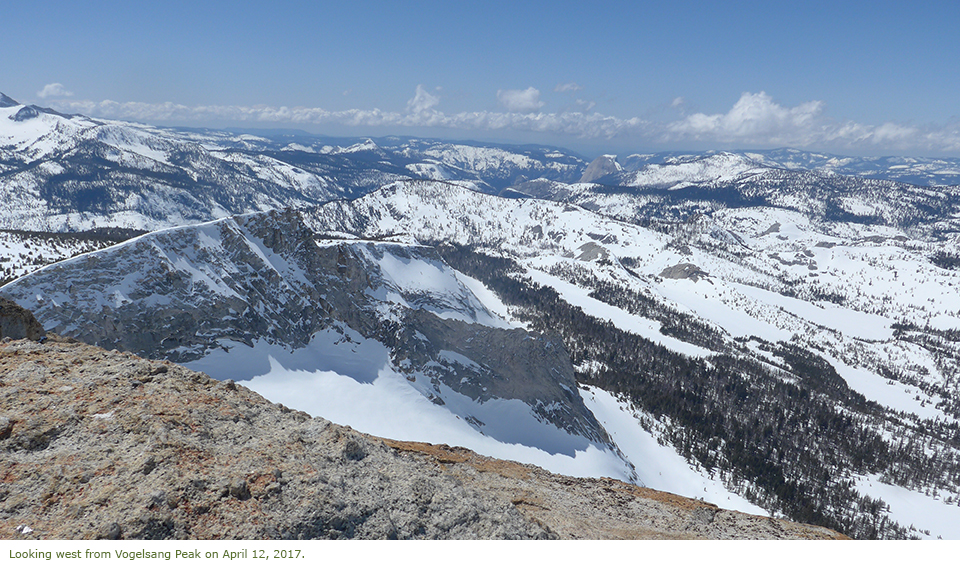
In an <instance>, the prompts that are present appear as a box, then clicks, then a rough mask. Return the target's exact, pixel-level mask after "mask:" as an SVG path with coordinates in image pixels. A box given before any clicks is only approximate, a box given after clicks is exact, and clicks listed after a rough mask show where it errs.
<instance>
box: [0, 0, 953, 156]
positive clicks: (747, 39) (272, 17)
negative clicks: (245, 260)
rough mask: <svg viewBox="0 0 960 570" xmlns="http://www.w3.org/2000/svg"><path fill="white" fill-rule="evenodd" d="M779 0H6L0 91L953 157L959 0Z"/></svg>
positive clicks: (161, 105)
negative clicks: (33, 0) (38, 1)
mask: <svg viewBox="0 0 960 570" xmlns="http://www.w3.org/2000/svg"><path fill="white" fill-rule="evenodd" d="M785 4H786V3H781V2H685V1H672V2H656V3H643V2H598V3H572V2H521V3H514V2H497V1H493V2H491V1H486V2H450V1H449V0H447V1H444V2H432V1H430V2H427V1H420V2H418V1H407V2H367V1H363V0H355V1H352V2H286V1H274V2H270V3H266V2H256V3H253V2H250V3H246V2H231V3H227V2H218V1H204V2H199V1H196V0H192V1H190V2H182V1H179V0H170V1H167V2H151V3H140V2H132V1H126V2H96V1H93V2H84V3H75V2H53V3H44V4H42V5H30V4H28V3H24V2H21V3H16V4H15V5H12V6H7V7H5V8H4V9H3V14H4V20H5V21H6V22H8V23H9V24H10V25H7V26H5V28H6V29H5V33H4V45H5V47H6V50H5V56H4V63H3V65H2V72H0V78H2V82H0V91H3V92H4V93H6V94H7V95H9V96H11V97H13V98H15V99H17V100H20V101H21V102H30V103H38V104H42V105H47V106H52V107H54V108H58V109H61V110H64V111H71V112H80V113H84V114H87V115H90V116H98V117H108V118H119V119H126V120H137V121H143V122H147V123H154V124H165V125H189V126H214V127H225V126H240V127H253V128H257V127H263V128H267V127H271V128H272V127H290V128H299V129H303V130H307V131H310V132H315V133H323V134H337V135H341V134H351V135H383V134H401V135H402V134H413V135H418V136H435V137H441V138H472V139H477V140H494V141H516V142H542V143H548V144H558V145H562V146H566V147H569V148H573V149H575V150H581V151H582V152H586V153H591V152H592V153H597V152H632V151H649V150H698V149H707V148H764V147H778V146H794V147H798V148H805V149H809V150H826V151H834V152H841V153H846V154H914V155H933V156H937V155H948V156H960V109H958V106H960V57H958V54H960V36H958V35H957V30H958V29H960V3H957V2H955V1H954V2H927V3H904V2H885V1H879V2H876V1H875V2H842V1H836V0H835V1H833V2H818V1H813V2H795V3H789V4H790V5H785Z"/></svg>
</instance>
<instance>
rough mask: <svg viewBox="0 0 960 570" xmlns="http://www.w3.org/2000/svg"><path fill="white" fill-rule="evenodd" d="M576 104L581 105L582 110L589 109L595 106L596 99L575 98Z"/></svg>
mask: <svg viewBox="0 0 960 570" xmlns="http://www.w3.org/2000/svg"><path fill="white" fill-rule="evenodd" d="M577 105H580V106H581V107H583V110H584V111H589V110H591V109H593V108H594V107H596V106H597V102H596V101H587V100H586V99H577Z"/></svg>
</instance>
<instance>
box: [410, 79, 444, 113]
mask: <svg viewBox="0 0 960 570" xmlns="http://www.w3.org/2000/svg"><path fill="white" fill-rule="evenodd" d="M437 89H439V87H438V88H437ZM439 102H440V97H438V96H436V95H431V94H430V93H429V92H428V91H427V90H426V89H424V88H423V85H417V92H416V94H414V96H413V99H410V100H409V101H407V112H409V113H416V114H420V113H424V112H426V111H429V110H430V109H432V108H433V107H436V106H437V104H438V103H439Z"/></svg>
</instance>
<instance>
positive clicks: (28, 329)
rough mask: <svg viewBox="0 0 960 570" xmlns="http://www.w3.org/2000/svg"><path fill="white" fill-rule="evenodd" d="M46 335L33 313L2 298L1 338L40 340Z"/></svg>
mask: <svg viewBox="0 0 960 570" xmlns="http://www.w3.org/2000/svg"><path fill="white" fill-rule="evenodd" d="M45 334H46V333H45V332H44V330H43V326H42V325H41V324H40V322H39V321H37V319H36V317H34V316H33V313H31V312H30V311H28V310H26V309H24V308H23V307H21V306H20V305H18V304H16V303H14V302H13V301H10V300H8V299H4V298H3V297H0V338H11V339H16V338H28V339H30V340H40V339H41V338H43V336H44V335H45Z"/></svg>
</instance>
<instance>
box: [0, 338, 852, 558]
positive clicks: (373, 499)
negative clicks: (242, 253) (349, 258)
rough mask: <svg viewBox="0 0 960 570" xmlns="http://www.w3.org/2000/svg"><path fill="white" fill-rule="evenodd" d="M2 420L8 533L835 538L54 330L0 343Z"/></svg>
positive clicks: (1, 495)
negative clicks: (438, 438)
mask: <svg viewBox="0 0 960 570" xmlns="http://www.w3.org/2000/svg"><path fill="white" fill-rule="evenodd" d="M0 416H2V417H0V536H2V537H3V538H21V539H63V538H65V539H89V538H107V539H117V538H125V539H166V538H171V539H247V538H278V539H308V538H378V539H379V538H426V539H453V538H483V539H501V538H548V539H551V538H552V539H556V538H589V539H598V538H734V539H748V538H749V539H758V538H771V539H772V538H800V539H811V538H842V535H839V534H837V533H835V532H832V531H829V530H826V529H822V528H818V527H812V526H806V525H800V524H795V523H790V522H786V521H781V520H775V519H768V518H764V517H757V516H752V515H746V514H742V513H737V512H732V511H724V510H721V509H718V508H717V507H716V506H714V505H711V504H708V503H704V502H700V501H695V500H692V499H686V498H683V497H679V496H675V495H670V494H667V493H660V492H657V491H653V490H650V489H644V488H640V487H635V486H632V485H628V484H626V483H622V482H619V481H613V480H609V479H575V478H571V477H564V476H558V475H554V474H551V473H549V472H546V471H544V470H542V469H539V468H536V467H533V466H530V465H521V464H517V463H511V462H507V461H499V460H493V459H490V458H486V457H482V456H479V455H476V454H474V453H472V452H470V451H468V450H465V449H461V448H449V447H446V446H432V445H427V444H419V443H409V442H395V441H387V440H382V439H377V438H373V437H370V436H366V435H363V434H360V433H358V432H356V431H354V430H352V429H350V428H349V427H342V426H338V425H335V424H332V423H330V422H328V421H326V420H323V419H321V418H311V417H310V416H308V415H307V414H305V413H302V412H297V411H293V410H290V409H288V408H286V407H284V406H282V405H277V404H272V403H270V402H269V401H267V400H265V399H264V398H262V397H261V396H259V395H258V394H256V393H255V392H252V391H250V390H248V389H246V388H244V387H242V386H239V385H236V384H234V383H232V382H218V381H216V380H212V379H211V378H209V377H208V376H205V375H203V374H200V373H197V372H193V371H190V370H188V369H186V368H183V367H181V366H179V365H176V364H173V363H170V362H167V361H164V362H161V361H151V360H146V359H142V358H139V357H137V356H134V355H132V354H129V353H121V352H118V351H116V350H113V351H106V350H103V349H100V348H96V347H92V346H89V345H86V344H83V343H80V342H77V341H73V340H71V339H66V338H63V337H59V336H56V335H51V339H50V340H49V341H48V342H46V343H44V344H41V343H38V342H34V341H31V340H27V339H21V340H9V339H7V340H5V341H4V342H2V343H0Z"/></svg>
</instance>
